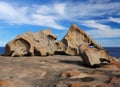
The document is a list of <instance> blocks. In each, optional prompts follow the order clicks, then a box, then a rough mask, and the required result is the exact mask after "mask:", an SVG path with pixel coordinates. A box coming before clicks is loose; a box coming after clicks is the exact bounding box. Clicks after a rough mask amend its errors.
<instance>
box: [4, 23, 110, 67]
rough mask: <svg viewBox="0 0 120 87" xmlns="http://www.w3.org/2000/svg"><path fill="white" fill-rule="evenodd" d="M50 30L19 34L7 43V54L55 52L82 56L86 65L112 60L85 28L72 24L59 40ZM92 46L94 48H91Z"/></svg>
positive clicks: (44, 53) (38, 54) (41, 54)
mask: <svg viewBox="0 0 120 87" xmlns="http://www.w3.org/2000/svg"><path fill="white" fill-rule="evenodd" d="M56 39H57V37H56V36H55V35H54V34H52V32H51V31H50V30H41V31H40V32H37V33H32V32H27V33H25V34H22V35H19V36H18V37H17V38H15V39H14V40H12V41H10V42H9V43H8V44H7V45H6V51H5V55H7V56H13V57H14V56H34V55H35V56H48V55H53V54H55V53H64V54H67V55H77V56H81V57H82V59H83V61H84V63H85V64H86V65H90V66H93V65H96V64H100V63H101V62H102V61H103V60H105V61H108V62H109V61H110V59H109V55H108V53H107V52H106V51H105V50H104V49H103V48H102V47H101V46H100V45H99V44H98V43H97V42H95V41H94V40H93V39H92V38H90V36H89V35H87V34H86V33H85V32H84V31H83V30H81V29H80V28H78V27H77V26H76V25H75V24H72V26H71V27H70V29H69V31H68V32H67V34H66V35H65V36H64V38H63V39H62V40H61V41H60V42H58V41H56ZM91 46H92V48H90V47H91Z"/></svg>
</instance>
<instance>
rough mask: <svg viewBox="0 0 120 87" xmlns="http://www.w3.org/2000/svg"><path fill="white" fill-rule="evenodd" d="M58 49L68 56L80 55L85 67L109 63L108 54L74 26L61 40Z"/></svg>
mask: <svg viewBox="0 0 120 87" xmlns="http://www.w3.org/2000/svg"><path fill="white" fill-rule="evenodd" d="M91 46H92V48H91ZM60 48H61V50H62V51H63V52H65V53H66V54H68V55H80V56H81V57H82V59H83V61H84V63H85V64H86V65H90V66H93V65H96V64H100V63H101V62H103V61H108V62H109V61H110V59H109V55H108V53H107V52H106V51H105V50H104V49H103V48H102V47H101V46H100V45H99V44H98V43H96V42H95V41H94V40H93V39H92V38H90V36H89V35H87V34H86V33H85V32H84V31H83V30H81V29H80V28H78V27H77V26H76V25H75V24H73V25H72V26H71V28H70V30H69V31H68V33H67V34H66V35H65V37H64V38H63V39H62V40H61V42H60Z"/></svg>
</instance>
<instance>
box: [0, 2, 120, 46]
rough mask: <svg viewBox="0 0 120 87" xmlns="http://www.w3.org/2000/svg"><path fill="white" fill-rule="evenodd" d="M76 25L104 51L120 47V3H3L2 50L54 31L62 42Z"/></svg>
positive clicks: (0, 21) (0, 6)
mask: <svg viewBox="0 0 120 87" xmlns="http://www.w3.org/2000/svg"><path fill="white" fill-rule="evenodd" d="M72 23H75V24H77V25H78V26H79V27H80V28H81V29H83V30H84V31H85V32H87V33H88V34H89V35H90V36H91V37H92V38H94V39H95V40H96V41H97V42H98V43H99V44H101V45H102V46H104V47H120V0H0V46H5V45H6V43H7V42H9V41H10V40H12V39H14V38H15V37H16V36H17V35H19V34H22V33H25V32H27V31H32V32H38V31H40V30H44V29H47V28H50V29H51V31H52V32H53V33H54V34H56V35H57V36H58V40H60V39H61V38H62V37H63V36H64V35H65V34H66V32H67V31H68V29H69V27H70V26H71V24H72Z"/></svg>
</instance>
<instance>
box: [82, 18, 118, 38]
mask: <svg viewBox="0 0 120 87" xmlns="http://www.w3.org/2000/svg"><path fill="white" fill-rule="evenodd" d="M83 25H85V26H88V27H91V28H93V30H87V33H88V34H89V35H91V36H92V37H94V38H114V37H120V33H119V32H120V29H116V28H112V27H110V26H109V25H104V24H100V23H97V22H96V21H94V20H90V21H85V22H83Z"/></svg>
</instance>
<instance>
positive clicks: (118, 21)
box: [109, 17, 120, 23]
mask: <svg viewBox="0 0 120 87" xmlns="http://www.w3.org/2000/svg"><path fill="white" fill-rule="evenodd" d="M109 20H110V21H112V22H116V23H120V18H113V17H109Z"/></svg>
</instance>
